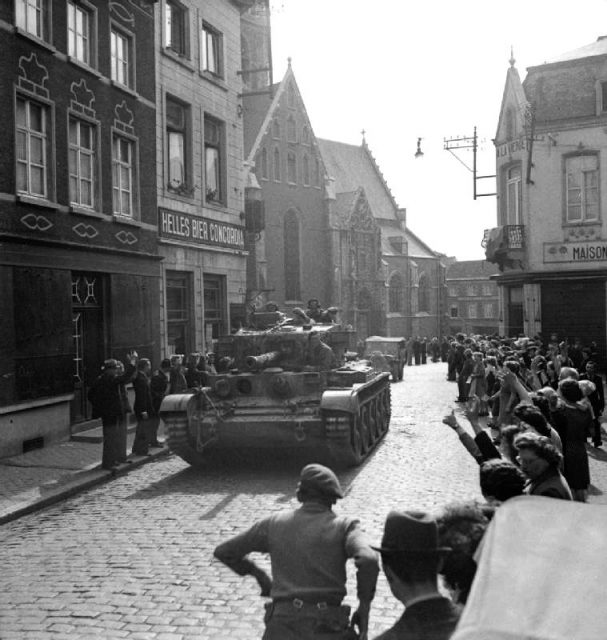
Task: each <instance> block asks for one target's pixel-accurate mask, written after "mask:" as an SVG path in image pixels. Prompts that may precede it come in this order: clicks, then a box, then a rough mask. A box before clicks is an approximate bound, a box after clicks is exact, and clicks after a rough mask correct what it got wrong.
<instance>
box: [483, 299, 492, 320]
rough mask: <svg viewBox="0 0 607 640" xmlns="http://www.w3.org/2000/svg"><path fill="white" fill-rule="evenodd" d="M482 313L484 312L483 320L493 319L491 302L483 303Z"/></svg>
mask: <svg viewBox="0 0 607 640" xmlns="http://www.w3.org/2000/svg"><path fill="white" fill-rule="evenodd" d="M483 312H484V315H485V318H493V317H494V311H493V302H487V303H485V305H484V306H483Z"/></svg>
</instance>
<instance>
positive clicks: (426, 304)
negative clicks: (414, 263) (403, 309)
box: [417, 273, 430, 312]
mask: <svg viewBox="0 0 607 640" xmlns="http://www.w3.org/2000/svg"><path fill="white" fill-rule="evenodd" d="M417 300H418V302H417V310H418V311H425V312H429V311H430V285H429V284H428V276H427V275H426V274H425V273H422V274H421V275H420V276H419V289H418V291H417Z"/></svg>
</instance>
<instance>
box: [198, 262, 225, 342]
mask: <svg viewBox="0 0 607 640" xmlns="http://www.w3.org/2000/svg"><path fill="white" fill-rule="evenodd" d="M203 287H204V333H205V344H206V346H207V349H208V348H209V347H210V344H209V343H210V341H211V340H216V339H217V338H219V336H222V335H224V334H225V333H226V306H227V305H226V282H225V277H224V276H216V275H208V274H205V275H204V278H203Z"/></svg>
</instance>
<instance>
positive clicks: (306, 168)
mask: <svg viewBox="0 0 607 640" xmlns="http://www.w3.org/2000/svg"><path fill="white" fill-rule="evenodd" d="M303 183H304V185H305V186H306V187H309V186H310V159H309V158H308V156H307V155H305V156H304V157H303Z"/></svg>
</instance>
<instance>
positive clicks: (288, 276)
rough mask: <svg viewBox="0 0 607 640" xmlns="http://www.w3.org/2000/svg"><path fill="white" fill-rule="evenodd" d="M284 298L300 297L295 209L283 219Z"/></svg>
mask: <svg viewBox="0 0 607 640" xmlns="http://www.w3.org/2000/svg"><path fill="white" fill-rule="evenodd" d="M283 246H284V252H285V258H284V259H285V299H286V300H299V299H300V298H301V272H300V257H299V256H300V246H299V220H298V219H297V214H296V213H295V211H288V212H287V214H286V216H285V221H284V242H283Z"/></svg>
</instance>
